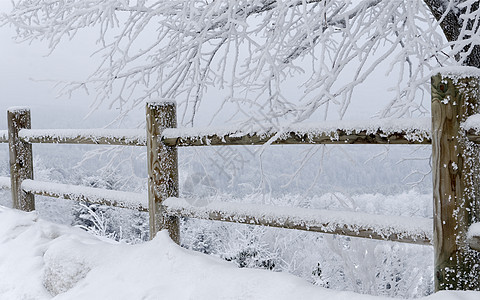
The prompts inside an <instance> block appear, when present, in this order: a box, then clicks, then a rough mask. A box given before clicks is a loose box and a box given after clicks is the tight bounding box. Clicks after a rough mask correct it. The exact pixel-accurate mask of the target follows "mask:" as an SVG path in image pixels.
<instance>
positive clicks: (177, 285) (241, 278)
mask: <svg viewBox="0 0 480 300" xmlns="http://www.w3.org/2000/svg"><path fill="white" fill-rule="evenodd" d="M0 278H2V280H0V299H6V300H9V299H39V300H42V299H57V300H58V299H69V300H72V299H128V300H135V299H331V300H335V299H349V300H367V299H378V300H380V299H388V298H385V297H374V296H368V295H359V294H355V293H352V292H339V291H333V290H327V289H324V288H320V287H315V286H313V285H311V284H309V283H308V282H306V281H304V280H302V279H300V278H297V277H294V276H292V275H288V274H282V273H273V272H269V271H264V270H253V269H238V268H236V267H235V265H234V264H233V263H229V262H225V261H222V260H220V259H217V258H214V257H210V256H207V255H204V254H201V253H196V252H192V251H189V250H185V249H183V248H181V247H179V246H178V245H176V244H175V243H173V242H172V241H171V240H170V238H169V237H168V235H167V233H166V232H160V233H159V234H158V235H157V237H156V238H155V239H153V240H152V241H150V242H146V243H144V244H141V245H127V244H121V243H116V242H113V241H110V240H105V239H99V238H97V237H94V236H92V235H90V234H88V233H86V232H84V231H82V230H80V229H78V228H71V227H67V226H63V225H57V224H52V223H49V222H47V221H44V220H41V219H39V218H38V216H37V214H36V213H35V212H30V213H25V212H20V211H16V210H12V209H8V208H5V207H1V206H0ZM479 297H480V292H442V293H437V294H434V295H431V296H429V297H426V298H424V299H429V300H443V299H452V298H454V299H461V300H473V299H479Z"/></svg>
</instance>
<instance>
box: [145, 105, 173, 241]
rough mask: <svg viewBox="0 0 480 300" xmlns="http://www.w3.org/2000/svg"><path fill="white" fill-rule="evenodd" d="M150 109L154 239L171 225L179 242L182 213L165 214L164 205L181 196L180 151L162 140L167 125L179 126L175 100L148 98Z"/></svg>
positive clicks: (150, 205) (150, 206)
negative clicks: (155, 100)
mask: <svg viewBox="0 0 480 300" xmlns="http://www.w3.org/2000/svg"><path fill="white" fill-rule="evenodd" d="M146 113H147V163H148V211H149V217H150V219H149V221H150V239H152V238H153V237H154V236H155V234H156V233H157V232H158V231H160V230H162V229H167V230H168V233H169V235H170V237H171V238H172V240H173V241H175V242H176V243H177V244H178V243H179V242H180V230H179V220H178V217H175V216H166V215H164V213H163V208H162V202H163V201H164V200H165V199H167V198H168V197H178V152H177V147H171V146H166V145H164V144H163V143H162V141H161V140H160V137H161V135H162V131H163V130H164V129H165V128H175V127H177V116H176V107H175V102H173V101H171V100H165V101H162V102H148V103H147V105H146Z"/></svg>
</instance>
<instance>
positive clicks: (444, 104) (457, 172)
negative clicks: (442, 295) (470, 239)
mask: <svg viewBox="0 0 480 300" xmlns="http://www.w3.org/2000/svg"><path fill="white" fill-rule="evenodd" d="M478 88H479V80H478V79H477V78H460V79H454V78H449V77H447V76H442V75H440V74H439V75H436V76H434V77H432V175H433V200H434V214H433V215H434V261H435V290H445V289H449V290H477V289H479V287H480V284H479V283H480V280H479V277H478V276H479V274H480V273H479V271H480V265H479V263H480V261H479V260H478V259H479V255H478V254H479V253H478V252H476V251H473V250H471V249H470V248H469V247H468V243H467V242H466V234H467V231H468V228H469V226H470V224H471V223H472V220H473V219H474V218H477V217H478V216H475V215H476V214H477V213H478V212H476V210H477V207H478V205H477V203H476V200H475V199H476V198H477V190H478V189H477V179H476V176H474V174H475V172H477V174H478V155H479V151H478V146H475V145H473V143H471V142H468V141H467V139H466V136H465V132H462V130H461V128H460V123H461V122H463V121H465V119H466V118H467V117H468V116H470V115H472V114H474V113H477V112H478V96H477V90H478Z"/></svg>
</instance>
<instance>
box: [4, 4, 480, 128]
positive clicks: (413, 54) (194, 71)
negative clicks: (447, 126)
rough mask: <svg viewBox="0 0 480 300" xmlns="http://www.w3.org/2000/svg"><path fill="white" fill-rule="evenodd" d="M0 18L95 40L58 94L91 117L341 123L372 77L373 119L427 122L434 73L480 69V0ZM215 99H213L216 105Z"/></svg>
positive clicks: (24, 34) (21, 11)
mask: <svg viewBox="0 0 480 300" xmlns="http://www.w3.org/2000/svg"><path fill="white" fill-rule="evenodd" d="M13 3H14V8H13V10H12V11H11V12H10V13H8V14H3V15H2V16H1V17H0V24H2V25H4V26H5V25H8V24H9V25H12V26H14V27H15V29H16V31H17V39H18V40H19V41H27V42H33V41H36V40H39V41H43V42H46V43H48V45H49V47H50V49H51V51H54V50H55V49H56V47H57V46H58V45H59V43H60V42H62V41H63V40H67V39H73V38H77V37H79V36H80V35H79V33H80V32H81V31H87V30H89V31H91V29H92V28H95V29H96V30H98V43H97V47H98V51H97V52H96V54H97V55H98V56H99V57H101V63H99V65H98V67H97V68H96V69H95V71H94V72H92V74H91V75H90V76H89V77H88V78H85V79H83V80H79V81H77V82H67V83H64V84H63V85H62V86H63V91H64V92H65V93H71V92H73V91H75V90H77V89H87V90H94V91H95V95H96V100H95V102H94V103H93V104H92V107H93V108H95V107H98V106H100V105H108V106H109V107H116V108H119V109H120V111H121V112H122V113H128V112H129V111H130V110H132V109H135V108H136V107H141V106H143V103H144V102H145V101H146V100H148V99H154V98H158V97H162V98H175V99H176V100H177V102H178V103H179V112H180V113H181V115H180V121H181V122H182V123H183V124H184V125H193V123H194V120H195V119H196V113H197V112H198V111H199V109H201V105H203V104H205V103H209V107H216V110H215V111H216V113H212V116H211V117H212V118H215V117H216V116H218V115H219V114H220V113H224V114H230V115H231V118H233V119H235V120H242V121H249V122H252V121H253V122H257V123H265V122H267V123H269V125H271V124H277V123H278V122H283V121H288V122H301V121H304V120H311V119H319V118H324V117H325V116H326V115H331V114H332V112H333V113H336V117H337V118H343V116H344V115H345V113H346V112H347V111H348V109H349V105H350V103H351V102H352V101H368V99H357V98H355V91H356V90H357V88H358V87H360V86H362V84H364V83H365V82H366V81H368V79H369V77H370V76H372V74H373V73H374V72H375V71H378V69H379V66H382V67H381V68H382V69H385V68H386V69H387V73H386V74H385V76H388V77H389V78H391V83H390V86H389V88H390V91H391V92H392V96H391V98H390V99H386V100H385V101H384V105H383V107H380V108H376V109H377V111H376V113H377V116H379V117H390V116H395V117H401V116H410V115H419V114H424V113H425V112H426V111H427V109H426V108H424V107H423V104H422V99H423V94H425V93H427V90H426V83H427V82H428V78H429V76H430V72H431V70H432V69H434V68H436V67H438V66H442V65H460V64H463V65H472V66H477V67H478V66H479V65H480V58H479V57H480V55H479V53H478V51H479V50H478V44H479V38H478V36H479V35H478V34H477V32H478V16H479V11H478V1H470V0H425V1H423V2H422V1H418V0H388V1H387V0H363V1H360V0H286V1H276V0H249V1H246V0H245V1H237V0H225V1H213V0H212V1H209V0H206V1H194V0H175V1H154V0H138V1H133V0H61V1H60V0H28V1H26V0H16V1H15V0H14V1H13ZM211 90H215V91H218V93H215V96H216V97H217V98H218V99H211V98H209V97H208V96H207V97H206V95H209V94H208V93H209V91H211ZM292 90H295V91H294V92H292Z"/></svg>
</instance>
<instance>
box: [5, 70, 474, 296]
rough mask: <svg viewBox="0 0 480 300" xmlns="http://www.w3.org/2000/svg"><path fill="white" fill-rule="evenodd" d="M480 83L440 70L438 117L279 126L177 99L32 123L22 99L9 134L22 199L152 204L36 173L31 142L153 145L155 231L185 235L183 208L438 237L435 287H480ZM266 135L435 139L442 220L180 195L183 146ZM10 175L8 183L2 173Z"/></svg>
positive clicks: (391, 235) (287, 140) (388, 236)
mask: <svg viewBox="0 0 480 300" xmlns="http://www.w3.org/2000/svg"><path fill="white" fill-rule="evenodd" d="M479 88H480V77H479V78H477V77H458V76H456V75H452V74H449V75H441V74H438V75H436V76H433V77H432V118H431V124H432V125H430V119H420V120H401V121H395V120H384V121H381V122H380V123H378V122H377V123H376V122H374V121H368V122H361V123H358V122H357V123H343V124H339V123H334V124H333V123H323V124H316V125H312V126H305V125H302V127H295V126H293V127H285V128H280V129H278V130H273V129H268V128H267V129H262V128H257V129H255V128H250V129H247V130H237V129H203V130H199V129H177V128H176V108H175V104H174V103H172V102H158V103H153V102H152V103H147V106H146V110H147V113H146V116H147V122H146V124H147V126H146V128H147V130H146V134H144V133H142V132H140V131H138V130H133V131H125V130H96V129H94V130H81V131H77V130H31V129H30V111H29V110H28V109H26V108H17V109H10V110H9V112H8V115H9V118H8V122H9V124H8V125H9V132H8V134H7V133H6V132H5V131H2V132H0V142H7V141H8V143H9V146H10V149H9V151H10V161H11V164H10V165H11V184H10V185H11V189H12V198H13V203H14V207H15V208H19V209H23V210H32V209H34V207H35V205H34V198H33V194H41V195H48V196H54V197H64V198H71V199H81V200H87V201H92V200H96V201H103V202H104V203H108V204H116V205H120V206H123V207H133V208H135V209H140V210H146V206H145V205H144V203H143V202H142V201H141V199H140V196H139V195H136V194H126V193H121V194H115V192H112V191H105V190H102V191H100V190H99V189H93V188H78V189H75V188H73V187H72V186H67V185H60V184H51V183H49V184H45V183H41V182H36V181H33V180H31V179H32V178H33V168H32V158H31V157H32V154H31V143H84V144H109V145H135V146H145V145H146V146H147V163H148V212H149V222H150V233H151V234H150V235H151V237H153V236H154V235H155V233H156V232H158V231H159V230H162V229H166V230H168V231H169V234H170V236H171V237H172V239H173V240H174V241H176V242H177V243H178V242H179V222H178V218H179V217H180V216H186V217H195V218H202V219H209V220H220V221H228V222H237V223H247V224H258V225H266V226H275V227H282V228H290V229H300V230H308V231H317V232H325V233H334V234H343V235H347V236H354V237H368V238H374V239H385V240H392V241H399V242H407V243H416V244H421V245H426V244H429V243H431V242H432V241H433V246H434V253H435V276H434V278H435V289H436V290H440V289H472V287H473V288H475V289H480V279H479V278H480V274H479V271H478V265H479V264H478V261H479V260H480V253H479V252H480V229H479V225H478V223H476V224H473V222H479V221H480V220H479V219H478V218H479V216H480V211H478V210H480V200H477V199H480V189H478V188H476V187H477V186H478V185H479V184H480V182H478V181H479V180H480V178H479V176H478V174H476V173H473V172H475V170H479V169H480V162H479V159H480V147H479V146H476V145H475V143H480V116H478V115H476V114H479V113H480V99H478V98H479V96H478V95H477V94H478V92H477V91H478V90H479ZM382 122H383V123H382ZM7 136H8V138H7ZM472 142H473V143H472ZM262 144H432V176H433V191H434V193H433V198H434V217H433V220H425V219H414V218H402V217H390V216H389V217H388V218H387V220H385V216H371V215H366V214H358V213H351V212H349V213H344V212H342V213H339V212H331V211H330V212H328V213H326V212H325V211H315V210H308V211H307V210H303V209H296V208H288V213H287V212H286V209H285V208H273V207H266V206H252V205H245V204H231V203H230V204H225V203H216V204H209V205H207V206H205V207H195V206H192V205H188V203H186V202H185V201H184V200H181V199H179V198H178V194H179V193H178V154H177V148H178V147H184V146H215V145H262ZM0 185H2V186H3V187H6V186H7V185H8V184H6V182H4V181H3V179H1V180H0ZM114 194H115V195H114ZM112 195H114V196H112ZM109 197H111V198H109ZM112 199H113V201H112ZM127 199H128V200H127ZM430 223H433V228H434V230H433V234H432V232H431V231H430V230H429V229H428V228H429V227H430V225H429V224H430ZM477 251H479V252H477ZM474 278H477V279H474Z"/></svg>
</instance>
